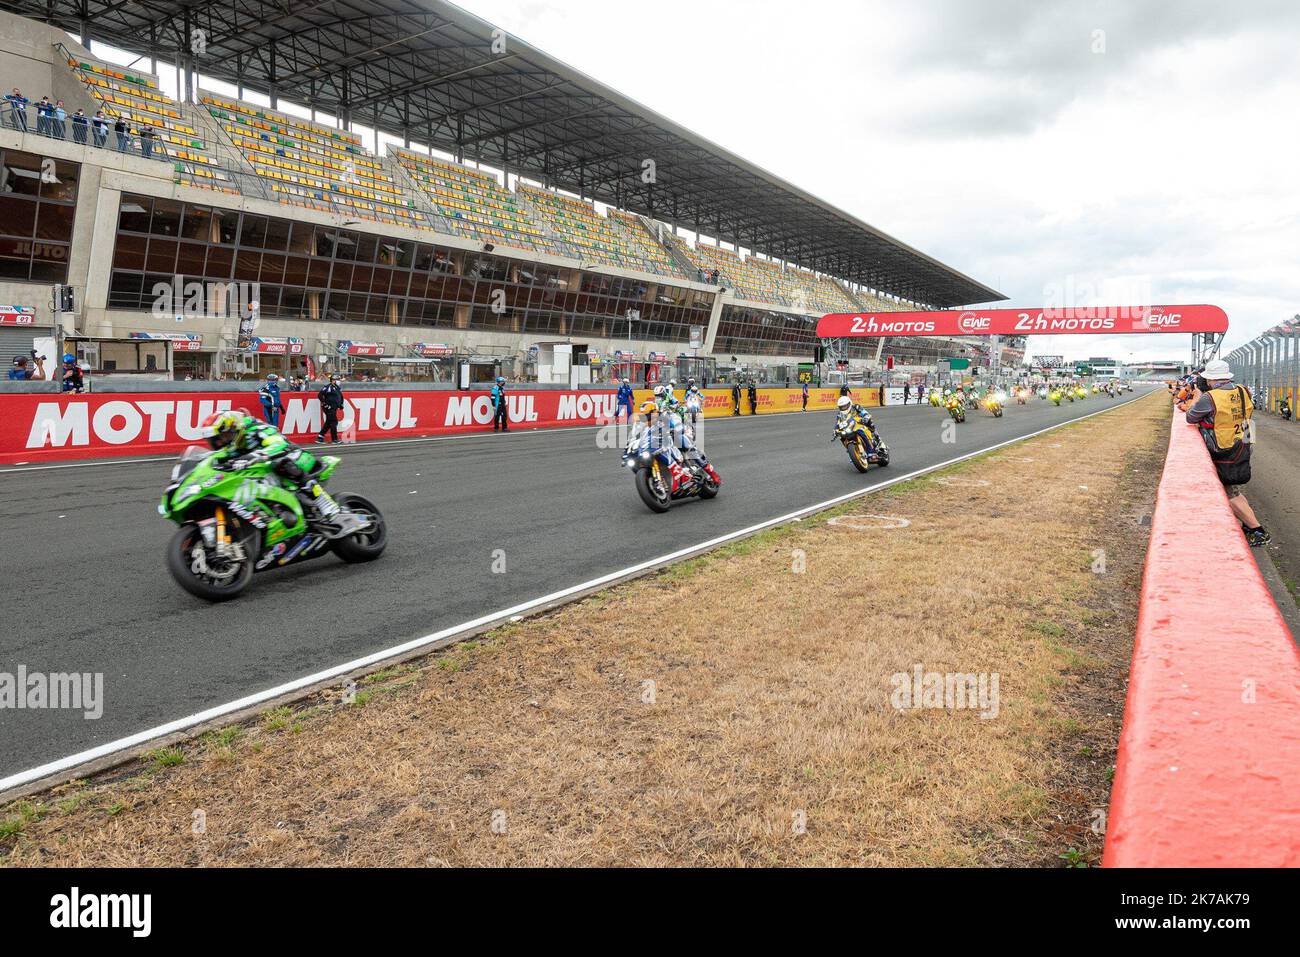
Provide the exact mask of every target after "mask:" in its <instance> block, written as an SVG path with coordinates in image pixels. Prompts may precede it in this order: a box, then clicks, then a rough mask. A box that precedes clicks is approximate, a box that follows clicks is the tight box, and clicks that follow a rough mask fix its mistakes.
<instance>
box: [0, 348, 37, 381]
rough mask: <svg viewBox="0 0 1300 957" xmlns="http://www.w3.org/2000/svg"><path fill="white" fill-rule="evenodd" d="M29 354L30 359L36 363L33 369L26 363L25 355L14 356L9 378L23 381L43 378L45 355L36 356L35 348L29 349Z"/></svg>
mask: <svg viewBox="0 0 1300 957" xmlns="http://www.w3.org/2000/svg"><path fill="white" fill-rule="evenodd" d="M31 356H32V359H31V361H32V362H35V363H36V368H34V369H33V368H32V367H31V366H30V365H29V364H28V360H27V356H14V367H13V368H12V369H10V370H9V378H10V379H12V380H15V381H23V380H26V379H44V378H45V356H38V355H37V354H36V350H35V349H33V350H32V351H31Z"/></svg>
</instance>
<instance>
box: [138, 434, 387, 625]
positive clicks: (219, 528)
mask: <svg viewBox="0 0 1300 957" xmlns="http://www.w3.org/2000/svg"><path fill="white" fill-rule="evenodd" d="M216 458H218V453H215V452H212V451H210V450H208V449H206V448H204V447H202V446H197V445H196V446H190V448H188V449H186V450H185V452H184V453H183V454H182V455H181V457H180V460H179V461H178V462H177V463H176V465H175V466H173V467H172V477H171V484H170V485H168V486H167V488H166V489H165V490H164V491H163V494H162V501H161V502H160V503H159V504H158V514H159V515H162V516H163V517H164V518H167V519H170V520H171V521H173V522H175V523H176V524H177V525H179V526H180V528H179V529H178V530H177V532H176V534H175V535H174V536H172V540H171V542H170V543H168V545H167V570H168V571H169V572H171V575H172V577H173V578H175V579H176V583H177V584H178V585H180V586H181V587H182V588H184V589H185V590H186V591H187V592H189V593H190V594H192V595H197V596H198V597H199V598H204V599H206V600H208V601H212V602H218V601H228V600H230V599H231V598H234V597H235V596H236V595H238V594H239V593H240V592H242V591H243V590H244V589H245V588H246V587H247V586H248V583H249V581H250V580H251V579H252V577H253V573H254V572H261V571H266V570H268V569H271V568H282V567H284V566H285V565H293V564H297V563H298V562H302V561H306V560H307V559H309V558H315V557H317V556H319V555H321V554H324V552H325V551H327V550H329V551H333V552H334V554H336V555H337V556H338V557H339V558H341V559H343V561H345V562H352V563H355V562H369V561H374V560H375V559H376V558H378V557H379V556H380V555H381V554H382V553H383V551H384V546H385V545H387V544H388V532H387V529H386V528H385V526H384V517H383V516H382V515H381V514H380V513H379V509H378V508H376V507H375V506H374V504H373V503H372V502H370V501H368V500H367V499H364V498H362V497H361V496H360V495H339V496H336V500H337V501H338V504H339V505H340V507H342V508H344V509H347V510H348V511H350V512H352V513H353V514H354V515H357V516H358V517H360V518H361V519H362V520H363V521H364V522H365V525H364V526H362V527H361V528H360V530H358V531H356V532H353V533H352V534H351V535H346V536H344V537H340V538H334V539H331V538H330V537H329V536H328V534H326V532H327V531H328V525H329V520H328V519H327V518H325V517H323V516H319V515H312V516H308V514H307V512H306V511H305V510H304V503H303V501H302V500H301V499H300V498H299V497H298V495H297V494H296V493H295V492H294V490H293V489H292V488H289V487H286V486H285V485H284V484H283V483H282V481H281V479H280V477H279V476H278V475H276V474H275V472H274V470H273V465H272V463H270V462H258V463H256V464H254V465H252V466H250V467H249V468H246V469H239V470H232V471H222V470H221V469H218V468H215V467H214V465H213V460H214V459H216ZM319 462H320V468H319V470H318V471H316V472H315V473H314V474H313V476H312V477H313V481H314V482H315V483H316V484H320V483H323V482H325V481H326V480H327V479H328V478H329V477H330V475H331V474H332V473H333V471H334V469H335V467H336V466H337V465H338V463H339V460H338V458H337V457H335V456H332V455H324V456H321V457H320V459H319ZM308 508H310V505H309V506H308ZM335 531H336V533H337V532H338V529H336V530H335Z"/></svg>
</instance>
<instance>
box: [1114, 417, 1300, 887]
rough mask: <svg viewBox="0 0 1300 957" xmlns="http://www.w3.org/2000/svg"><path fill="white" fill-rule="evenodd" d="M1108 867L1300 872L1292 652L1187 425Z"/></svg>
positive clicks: (1173, 449) (1155, 553) (1156, 537)
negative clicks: (1298, 868) (1289, 869)
mask: <svg viewBox="0 0 1300 957" xmlns="http://www.w3.org/2000/svg"><path fill="white" fill-rule="evenodd" d="M1102 864H1103V866H1106V867H1283V866H1291V867H1295V866H1297V865H1300V652H1298V651H1297V649H1296V645H1295V642H1294V641H1292V638H1291V633H1290V631H1289V630H1288V629H1287V626H1286V623H1285V621H1284V620H1283V619H1282V615H1281V613H1280V612H1279V611H1278V608H1277V605H1276V604H1274V602H1273V599H1272V596H1271V595H1270V594H1269V590H1268V586H1267V585H1265V583H1264V580H1263V578H1262V577H1261V576H1260V573H1259V568H1258V566H1256V564H1255V560H1254V558H1253V557H1252V556H1251V554H1250V548H1249V546H1247V544H1246V542H1245V539H1244V537H1243V536H1242V534H1241V527H1240V526H1239V525H1238V524H1237V521H1236V519H1235V518H1233V516H1232V513H1231V512H1230V511H1229V510H1228V505H1227V500H1226V498H1225V496H1224V492H1223V486H1222V485H1220V484H1219V480H1218V478H1217V477H1216V475H1215V472H1214V468H1213V466H1212V465H1211V464H1210V460H1209V455H1208V454H1207V452H1206V451H1205V445H1204V443H1203V442H1202V441H1201V439H1200V438H1199V437H1198V436H1197V434H1196V430H1195V429H1194V428H1192V427H1190V426H1188V425H1187V424H1186V422H1185V421H1183V418H1182V416H1181V415H1177V416H1176V418H1175V421H1174V427H1173V434H1172V435H1170V437H1169V455H1168V458H1167V459H1166V461H1165V470H1164V475H1163V477H1162V479H1161V481H1160V489H1159V492H1158V495H1157V498H1156V507H1155V512H1154V514H1153V515H1152V518H1151V543H1150V547H1149V548H1148V550H1147V559H1146V568H1145V570H1144V573H1143V578H1142V604H1141V608H1140V611H1139V613H1138V626H1137V641H1136V643H1135V644H1134V647H1133V664H1132V673H1131V675H1130V678H1129V688H1128V702H1127V704H1126V706H1125V709H1124V730H1123V733H1122V734H1121V735H1120V743H1119V755H1118V757H1117V759H1116V767H1115V782H1114V787H1113V789H1112V791H1111V802H1110V813H1109V823H1108V827H1107V831H1106V850H1105V854H1104V855H1103V857H1102Z"/></svg>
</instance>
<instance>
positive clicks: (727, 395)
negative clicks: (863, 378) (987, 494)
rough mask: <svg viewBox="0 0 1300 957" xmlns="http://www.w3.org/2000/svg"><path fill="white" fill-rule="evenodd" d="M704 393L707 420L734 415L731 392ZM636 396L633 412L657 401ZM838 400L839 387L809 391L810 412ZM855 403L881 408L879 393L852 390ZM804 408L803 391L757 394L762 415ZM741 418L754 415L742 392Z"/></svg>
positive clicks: (642, 394) (650, 395)
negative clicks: (649, 400) (643, 405)
mask: <svg viewBox="0 0 1300 957" xmlns="http://www.w3.org/2000/svg"><path fill="white" fill-rule="evenodd" d="M703 391H704V408H703V414H704V417H705V418H706V419H714V418H718V417H720V416H724V415H731V414H732V413H733V412H734V410H735V408H736V403H735V400H734V399H733V397H732V392H731V390H730V389H705V390H703ZM684 394H685V390H683V389H682V388H681V386H678V387H677V391H676V392H675V395H676V396H677V398H678V399H679V400H680V399H681V398H682V397H683V395H684ZM634 396H635V398H634V400H633V401H634V408H639V407H640V406H641V403H642V402H644V401H646V400H647V399H653V398H654V394H653V393H652V392H651V391H650V390H649V389H637V390H636V391H635V393H634ZM839 397H840V390H839V388H838V387H836V388H834V389H809V390H808V411H809V412H821V411H825V410H826V409H833V408H835V402H836V400H838V399H839ZM853 400H854V401H855V402H857V403H858V404H859V405H867V406H876V405H880V389H879V388H863V387H856V388H854V389H853ZM802 408H803V392H802V390H800V389H762V388H760V389H759V390H758V414H759V415H764V414H770V413H774V412H798V411H800V410H801V409H802ZM740 414H741V415H752V414H753V413H751V412H750V410H749V392H748V390H746V389H743V388H742V389H741V390H740Z"/></svg>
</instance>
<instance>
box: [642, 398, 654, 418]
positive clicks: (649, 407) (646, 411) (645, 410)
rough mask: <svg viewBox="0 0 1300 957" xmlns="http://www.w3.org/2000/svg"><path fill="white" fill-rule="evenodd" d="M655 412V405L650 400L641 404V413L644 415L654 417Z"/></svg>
mask: <svg viewBox="0 0 1300 957" xmlns="http://www.w3.org/2000/svg"><path fill="white" fill-rule="evenodd" d="M654 411H655V404H654V403H653V402H651V401H650V400H649V399H646V400H645V401H644V402H642V403H641V409H640V412H641V414H642V415H652V414H653V413H654Z"/></svg>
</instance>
